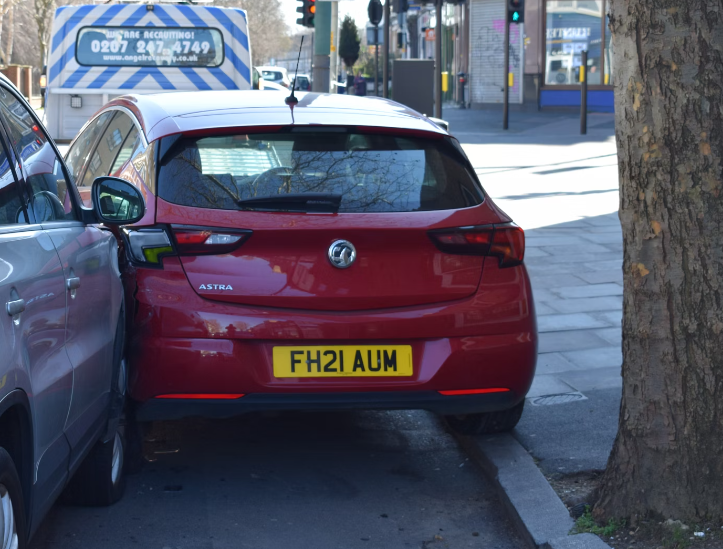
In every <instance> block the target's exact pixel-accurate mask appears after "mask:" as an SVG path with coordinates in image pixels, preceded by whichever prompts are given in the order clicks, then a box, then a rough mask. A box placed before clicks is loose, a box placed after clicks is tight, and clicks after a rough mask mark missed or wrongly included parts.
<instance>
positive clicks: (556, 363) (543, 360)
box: [535, 353, 578, 377]
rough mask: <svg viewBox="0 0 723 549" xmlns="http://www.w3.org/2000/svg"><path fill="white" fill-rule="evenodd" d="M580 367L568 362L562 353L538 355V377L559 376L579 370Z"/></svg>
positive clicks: (536, 373)
mask: <svg viewBox="0 0 723 549" xmlns="http://www.w3.org/2000/svg"><path fill="white" fill-rule="evenodd" d="M577 368H578V366H577V365H576V364H573V363H572V362H570V361H569V360H567V359H566V358H565V357H564V356H563V354H562V353H540V354H539V355H537V369H536V370H535V375H536V377H539V376H541V375H549V374H558V373H560V372H569V371H571V370H575V369H577Z"/></svg>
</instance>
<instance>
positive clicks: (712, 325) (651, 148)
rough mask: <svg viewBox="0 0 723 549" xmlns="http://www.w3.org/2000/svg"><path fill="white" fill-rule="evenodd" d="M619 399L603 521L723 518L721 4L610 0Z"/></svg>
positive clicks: (600, 507) (600, 513)
mask: <svg viewBox="0 0 723 549" xmlns="http://www.w3.org/2000/svg"><path fill="white" fill-rule="evenodd" d="M610 27H611V30H612V33H613V46H614V58H613V59H614V84H615V95H616V99H615V111H616V115H615V120H616V133H617V145H618V160H619V175H620V220H621V223H622V227H623V242H624V261H623V271H624V286H625V289H624V304H623V368H622V373H623V398H622V404H621V413H620V423H619V431H618V435H617V438H616V440H615V445H614V448H613V451H612V454H611V456H610V459H609V462H608V466H607V469H606V471H605V474H604V476H603V479H602V485H601V489H600V492H599V494H598V501H597V504H596V505H595V509H594V514H595V516H596V517H598V518H607V517H625V518H629V519H632V520H633V522H634V521H635V520H636V519H638V518H642V517H644V516H653V517H661V518H676V519H690V520H700V519H704V518H706V517H715V518H720V517H721V516H723V497H722V496H721V491H720V488H721V483H722V482H723V459H721V458H720V452H721V435H722V434H723V349H721V347H722V345H721V343H723V333H722V332H723V238H722V234H721V231H722V229H723V201H721V197H720V196H719V195H720V189H721V154H722V153H723V132H722V131H721V130H722V129H723V114H722V113H723V101H722V99H723V89H722V87H723V2H721V0H711V1H705V0H687V1H683V0H635V1H633V0H612V2H611V16H610Z"/></svg>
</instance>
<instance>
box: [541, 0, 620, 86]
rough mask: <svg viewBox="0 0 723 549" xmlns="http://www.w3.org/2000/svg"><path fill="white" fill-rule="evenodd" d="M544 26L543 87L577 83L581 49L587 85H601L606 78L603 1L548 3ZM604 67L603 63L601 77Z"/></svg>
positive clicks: (585, 0)
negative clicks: (585, 65) (585, 61)
mask: <svg viewBox="0 0 723 549" xmlns="http://www.w3.org/2000/svg"><path fill="white" fill-rule="evenodd" d="M546 24H547V26H546V41H545V42H546V47H545V60H546V61H545V84H546V85H550V86H558V85H570V84H577V83H579V82H580V66H581V64H582V52H583V51H585V50H587V52H588V53H587V74H588V84H590V85H599V84H605V83H606V82H605V81H604V80H605V79H609V76H608V77H607V78H606V77H605V76H603V58H604V55H603V34H604V31H603V0H564V1H562V0H548V1H547V4H546ZM608 45H609V39H608V42H605V47H606V48H607V47H608ZM608 68H609V67H608V65H607V64H606V65H605V74H608V70H607V69H608Z"/></svg>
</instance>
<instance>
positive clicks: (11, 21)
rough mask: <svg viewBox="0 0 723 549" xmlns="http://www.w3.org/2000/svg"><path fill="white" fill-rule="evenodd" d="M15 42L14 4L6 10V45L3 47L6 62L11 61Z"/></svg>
mask: <svg viewBox="0 0 723 549" xmlns="http://www.w3.org/2000/svg"><path fill="white" fill-rule="evenodd" d="M14 44H15V4H13V5H12V6H10V11H9V12H8V45H7V48H5V51H6V52H7V56H8V63H12V62H13V46H14Z"/></svg>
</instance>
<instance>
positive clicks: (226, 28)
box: [45, 3, 253, 140]
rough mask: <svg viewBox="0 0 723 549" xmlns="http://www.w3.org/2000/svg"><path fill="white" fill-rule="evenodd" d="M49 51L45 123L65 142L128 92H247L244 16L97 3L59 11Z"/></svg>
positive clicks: (196, 9)
mask: <svg viewBox="0 0 723 549" xmlns="http://www.w3.org/2000/svg"><path fill="white" fill-rule="evenodd" d="M51 36H52V38H51V40H50V44H49V46H48V50H49V51H48V63H47V70H48V74H47V87H46V92H45V93H46V101H45V122H46V126H47V128H48V130H49V132H50V135H52V136H53V137H54V138H55V139H57V140H70V139H72V138H73V137H75V134H76V133H78V130H80V128H81V127H82V126H83V124H84V123H85V122H86V121H87V120H88V118H90V117H91V116H92V115H93V114H94V113H95V112H96V111H98V110H99V109H100V107H101V106H103V105H104V104H105V103H107V102H108V100H110V99H113V98H114V97H117V96H119V95H124V94H127V93H152V92H153V93H156V92H159V91H181V90H183V91H189V90H236V89H240V90H248V89H251V87H252V81H253V76H252V69H251V47H250V45H249V38H248V25H247V21H246V12H244V11H243V10H240V9H233V8H218V7H215V6H197V5H183V4H178V5H169V4H165V3H164V4H162V5H161V4H153V3H151V4H127V3H117V4H101V5H84V6H63V7H60V8H58V9H57V10H56V12H55V19H54V20H53V30H52V35H51Z"/></svg>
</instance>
